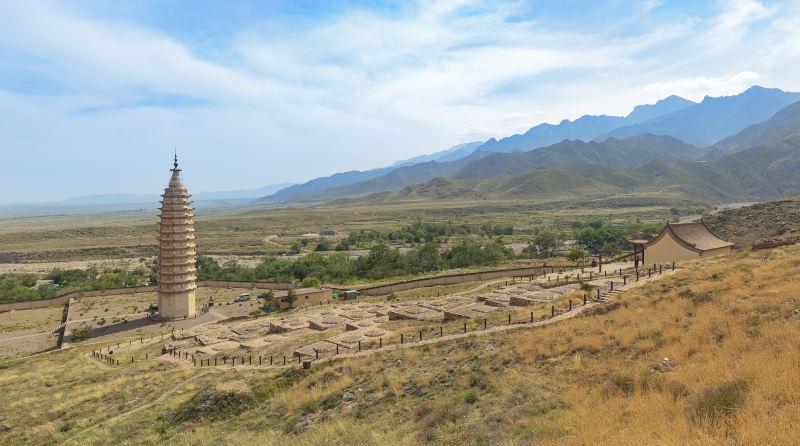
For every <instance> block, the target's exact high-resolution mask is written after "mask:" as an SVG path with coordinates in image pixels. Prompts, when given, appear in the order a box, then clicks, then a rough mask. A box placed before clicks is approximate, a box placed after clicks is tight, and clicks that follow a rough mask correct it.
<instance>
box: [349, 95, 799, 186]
mask: <svg viewBox="0 0 800 446" xmlns="http://www.w3.org/2000/svg"><path fill="white" fill-rule="evenodd" d="M766 129H778V130H779V131H778V130H776V131H774V132H768V131H766ZM712 147H713V149H712ZM712 147H707V148H702V149H701V148H697V147H695V146H692V145H688V144H685V143H682V142H680V141H678V140H677V139H675V138H672V137H667V136H657V135H639V136H635V137H631V138H626V139H623V140H619V139H616V138H609V139H607V140H605V141H603V142H602V143H598V142H588V143H586V142H580V141H562V142H561V143H558V144H555V145H552V146H550V147H547V148H545V149H540V150H534V151H528V152H522V153H509V154H493V155H491V156H487V157H484V158H482V159H480V160H478V161H475V162H473V163H471V164H469V165H467V166H466V167H465V168H464V169H462V170H461V171H460V172H459V173H457V174H456V175H453V176H451V177H448V178H434V179H432V180H429V181H427V182H425V183H422V184H416V185H412V186H408V187H406V188H403V189H401V190H399V191H396V192H392V193H388V192H383V193H376V194H372V195H369V196H367V197H364V198H363V201H368V202H390V201H394V200H413V199H455V198H481V199H490V198H516V197H540V198H541V197H546V198H549V199H571V200H575V199H577V198H580V199H596V198H608V197H612V196H630V195H631V194H645V195H650V196H656V195H657V196H661V197H672V198H675V199H683V200H693V201H706V202H731V201H753V200H765V199H770V198H775V197H781V196H787V195H797V194H800V102H798V103H795V104H792V105H790V106H789V107H787V108H785V109H784V110H782V111H780V112H779V113H777V114H776V115H775V116H773V117H772V118H771V119H769V120H768V121H766V122H764V123H760V124H756V125H753V126H750V127H748V128H746V129H744V130H742V131H741V132H739V133H737V134H736V135H734V136H731V137H729V138H726V139H725V144H724V145H719V146H712ZM723 147H724V148H725V149H727V150H732V151H731V152H730V153H721V152H720V150H721V148H723ZM732 147H733V148H737V147H746V148H744V149H739V150H733V149H730V148H732ZM570 159H573V160H575V161H576V162H575V163H569V162H567V161H569V160H570ZM489 161H491V162H489Z"/></svg>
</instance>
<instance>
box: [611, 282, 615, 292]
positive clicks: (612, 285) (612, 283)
mask: <svg viewBox="0 0 800 446" xmlns="http://www.w3.org/2000/svg"><path fill="white" fill-rule="evenodd" d="M611 291H614V281H613V280H612V281H611Z"/></svg>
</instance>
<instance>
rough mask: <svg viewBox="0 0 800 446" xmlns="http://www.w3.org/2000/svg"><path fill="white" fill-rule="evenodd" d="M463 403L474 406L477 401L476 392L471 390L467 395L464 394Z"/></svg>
mask: <svg viewBox="0 0 800 446" xmlns="http://www.w3.org/2000/svg"><path fill="white" fill-rule="evenodd" d="M464 401H465V402H466V403H467V404H474V403H475V402H476V401H478V392H476V391H475V390H473V389H470V390H467V393H465V394H464Z"/></svg>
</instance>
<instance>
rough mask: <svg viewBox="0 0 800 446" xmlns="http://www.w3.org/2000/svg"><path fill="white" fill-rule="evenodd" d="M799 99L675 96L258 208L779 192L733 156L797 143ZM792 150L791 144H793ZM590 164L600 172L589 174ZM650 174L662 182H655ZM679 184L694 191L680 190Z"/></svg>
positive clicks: (464, 148) (754, 91)
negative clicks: (548, 179) (619, 191)
mask: <svg viewBox="0 0 800 446" xmlns="http://www.w3.org/2000/svg"><path fill="white" fill-rule="evenodd" d="M797 101H800V93H791V92H784V91H781V90H778V89H769V88H763V87H758V86H755V87H751V88H749V89H747V90H746V91H744V92H742V93H741V94H738V95H734V96H724V97H719V98H710V97H706V98H705V99H703V101H701V102H699V103H695V102H692V101H689V100H686V99H683V98H680V97H678V96H670V97H667V98H665V99H662V100H660V101H658V102H656V103H655V104H648V105H640V106H637V107H635V108H634V109H633V111H632V112H631V113H629V114H628V115H627V116H625V117H619V116H606V115H600V116H592V115H586V116H583V117H581V118H579V119H577V120H575V121H569V120H564V121H562V122H561V123H559V124H557V125H551V124H540V125H537V126H535V127H533V128H531V129H530V130H528V131H527V132H525V133H524V134H521V135H512V136H509V137H507V138H502V139H499V140H495V139H490V140H489V141H486V142H485V143H479V142H471V143H467V144H462V145H458V146H454V147H452V148H450V149H447V150H444V151H441V152H437V153H434V154H431V155H424V156H420V157H415V158H411V159H408V160H404V161H400V162H398V163H395V164H394V165H393V166H390V167H385V168H380V169H373V170H368V171H363V172H359V171H353V172H345V173H339V174H334V175H331V176H329V177H323V178H317V179H315V180H311V181H309V182H306V183H303V184H298V185H293V186H290V187H288V188H286V189H283V190H281V191H278V192H277V193H275V194H272V195H271V196H266V197H263V198H261V199H259V200H258V201H260V202H302V201H310V202H314V201H330V200H337V199H343V198H347V199H354V198H358V197H367V198H366V199H369V200H376V199H378V200H380V199H381V198H380V197H384V198H386V197H395V198H407V199H411V198H413V197H419V198H421V197H425V196H427V195H430V196H432V197H442V196H448V197H452V196H456V195H462V196H467V195H474V196H497V195H507V194H515V193H516V192H512V191H522V190H529V191H532V193H542V194H544V193H552V192H553V191H548V187H547V185H546V184H543V180H542V178H544V177H545V176H555V175H558V174H561V175H565V177H566V178H571V179H572V180H573V181H572V182H570V186H569V187H568V189H560V190H571V188H573V187H574V186H573V185H580V184H586V185H587V187H588V183H586V181H589V180H591V181H590V182H594V185H595V186H596V188H597V190H606V191H607V192H610V191H611V190H612V189H614V188H615V187H616V188H619V187H622V185H625V187H628V188H633V189H637V188H639V189H641V188H642V187H645V186H648V185H653V186H657V188H661V189H658V190H665V189H664V188H666V189H668V190H670V191H673V192H674V193H676V194H686V193H689V192H688V191H698V193H700V194H701V196H702V197H703V198H706V199H714V200H724V199H729V198H735V197H747V196H748V194H751V193H752V194H756V195H758V194H761V195H764V194H766V195H771V194H776V193H779V192H778V191H779V190H783V186H780V187H778V186H774V185H773V186H770V184H771V183H770V182H765V181H764V180H759V177H758V175H757V174H753V173H752V172H751V173H741V174H735V173H732V172H729V170H730V169H733V168H734V166H735V164H736V163H738V162H741V159H740V158H737V157H729V155H733V154H737V153H738V152H740V151H744V150H746V149H751V148H756V147H757V146H763V145H765V144H767V143H771V142H774V141H775V140H777V139H782V138H788V137H790V136H792V135H793V134H794V133H795V132H797V129H798V128H800V125H798V119H797V118H798V115H800V105H797V104H794V105H792V104H793V103H795V102H797ZM776 144H777V143H776ZM787 145H788V146H787ZM783 147H784V148H785V147H791V143H790V142H784V146H783ZM762 150H763V149H762ZM777 150H778V149H775V151H773V152H769V153H770V154H773V153H777ZM785 155H786V156H790V155H791V152H787V153H786V154H785ZM738 156H739V157H742V156H745V155H743V154H740V155H738ZM768 158H769V157H768ZM586 166H594V167H595V168H596V169H595V170H594V171H591V169H590V170H588V171H587V170H586ZM600 167H602V168H604V169H599V168H600ZM607 169H613V170H614V171H615V172H617V177H615V179H614V180H613V181H612V182H611V183H609V184H605V182H606V181H609V178H610V176H609V175H607V173H608V171H607ZM771 169H775V166H772V167H771ZM749 170H750V169H745V171H746V172H748V171H749ZM648 171H651V172H650V173H652V178H655V179H658V180H659V181H658V182H655V183H654V182H653V181H651V180H650V179H649V178H650V177H648ZM592 172H597V174H595V173H592ZM598 175H599V176H598ZM618 175H624V178H623V177H618ZM704 176H707V177H708V179H707V178H705V177H704ZM517 177H520V178H517ZM515 178H516V179H515ZM680 178H683V180H684V181H685V182H686V187H683V188H680V187H677V185H678V182H679V179H680ZM434 179H436V181H432V180H434ZM555 179H556V178H554V180H555ZM623 179H624V181H622V180H623ZM620 181H622V182H620ZM531 182H533V183H535V184H536V185H535V186H533V185H532V184H533V183H531ZM558 183H560V181H553V183H552V184H558ZM606 186H607V187H606ZM645 188H646V187H645ZM651 189H653V188H651ZM653 190H656V189H653ZM537 191H538V192H537Z"/></svg>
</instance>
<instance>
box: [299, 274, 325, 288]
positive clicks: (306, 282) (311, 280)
mask: <svg viewBox="0 0 800 446" xmlns="http://www.w3.org/2000/svg"><path fill="white" fill-rule="evenodd" d="M321 283H322V282H320V280H319V279H317V278H316V277H314V276H306V277H305V278H304V279H303V280H302V281H301V282H300V286H302V287H304V288H319V286H320V284H321Z"/></svg>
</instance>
